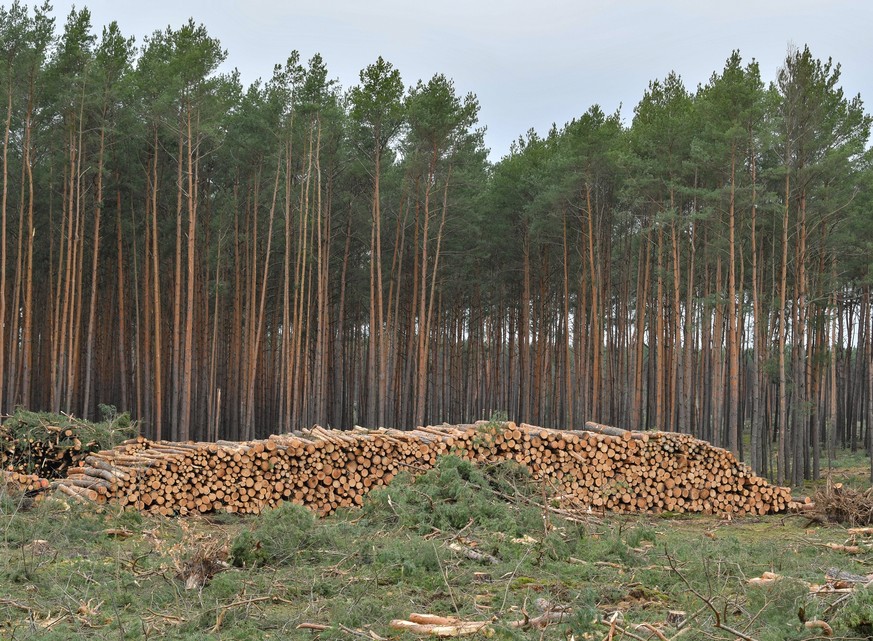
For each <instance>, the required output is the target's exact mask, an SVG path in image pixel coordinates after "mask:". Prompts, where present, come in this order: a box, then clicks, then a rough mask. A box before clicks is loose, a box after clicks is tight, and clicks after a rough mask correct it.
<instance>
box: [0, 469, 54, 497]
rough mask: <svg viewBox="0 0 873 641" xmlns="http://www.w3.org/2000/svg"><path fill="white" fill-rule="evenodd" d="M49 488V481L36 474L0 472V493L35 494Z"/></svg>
mask: <svg viewBox="0 0 873 641" xmlns="http://www.w3.org/2000/svg"><path fill="white" fill-rule="evenodd" d="M50 486H51V481H49V480H48V479H46V478H43V477H41V476H39V475H38V474H27V473H24V472H15V471H10V470H0V493H7V494H35V493H38V492H42V491H43V490H47V489H49V487H50Z"/></svg>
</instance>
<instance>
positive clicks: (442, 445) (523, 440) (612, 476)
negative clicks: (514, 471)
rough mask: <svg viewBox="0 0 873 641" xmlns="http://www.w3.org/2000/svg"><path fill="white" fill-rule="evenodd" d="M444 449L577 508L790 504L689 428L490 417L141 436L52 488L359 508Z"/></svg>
mask: <svg viewBox="0 0 873 641" xmlns="http://www.w3.org/2000/svg"><path fill="white" fill-rule="evenodd" d="M445 454H454V455H456V456H460V457H462V458H466V459H469V460H471V461H473V462H476V463H495V462H498V461H505V460H514V461H516V462H518V463H519V464H521V465H524V466H526V467H527V468H528V469H529V470H530V471H531V474H532V476H533V478H534V479H537V480H539V481H542V482H544V483H545V484H546V485H547V486H549V490H550V492H551V493H552V494H553V495H554V496H555V497H556V498H557V499H558V500H560V501H561V503H562V504H563V505H565V506H568V507H571V508H573V509H582V510H591V511H598V512H602V511H624V512H638V511H646V512H661V511H675V512H705V513H718V514H725V513H727V514H767V513H770V512H780V511H783V510H784V509H785V508H786V506H787V504H788V502H789V500H790V498H791V496H790V492H789V490H788V489H787V488H781V487H775V486H771V485H769V484H768V483H767V482H766V481H765V480H764V479H762V478H760V477H758V476H755V474H754V473H753V472H752V471H751V470H750V469H749V468H747V467H746V466H745V465H743V464H741V463H739V462H738V461H737V460H736V459H735V458H734V457H733V456H732V455H731V454H730V453H729V452H727V451H725V450H722V449H719V448H715V447H712V446H711V445H709V444H708V443H705V442H703V441H699V440H697V439H694V438H691V437H689V436H686V435H682V434H673V433H665V432H651V433H648V432H629V431H625V430H620V429H618V428H613V427H608V426H601V425H596V424H593V423H589V424H586V430H584V431H562V430H553V429H546V428H541V427H535V426H532V425H525V424H522V425H516V424H515V423H512V422H508V423H494V422H487V423H486V422H484V421H483V422H480V423H476V424H472V425H454V426H453V425H441V426H436V427H420V428H417V429H415V430H410V431H398V430H393V429H384V428H383V429H378V430H364V429H362V428H356V429H354V430H351V431H339V430H326V429H323V428H320V427H317V426H316V427H314V428H312V429H310V430H303V431H302V432H299V433H294V434H288V435H281V436H277V435H274V436H271V437H269V438H267V439H265V440H260V441H249V442H239V443H238V442H229V441H218V442H215V443H193V442H188V443H173V442H166V441H161V442H153V441H148V440H146V439H144V438H142V437H140V438H136V439H131V440H129V441H126V442H124V443H122V444H121V445H119V446H117V447H115V448H113V449H111V450H104V451H101V452H97V453H93V454H89V455H87V456H85V458H84V460H83V462H82V464H81V465H80V466H78V467H74V468H70V470H69V471H68V474H67V478H66V479H63V480H61V481H59V482H57V483H56V486H57V488H58V489H59V490H60V491H61V492H64V493H65V494H67V495H68V496H70V497H74V498H76V499H79V500H83V501H97V502H106V501H113V502H115V503H117V504H119V505H122V506H131V507H134V508H136V509H138V510H144V511H149V512H153V513H160V514H165V515H173V514H182V515H184V514H189V513H195V512H212V511H226V512H243V513H258V512H260V511H262V510H263V509H264V508H267V507H272V506H275V505H277V504H278V503H279V502H281V501H292V502H294V503H298V504H301V505H305V506H307V507H309V508H310V509H312V510H314V511H316V512H318V513H320V514H328V513H330V512H332V511H333V510H335V509H337V508H341V507H349V506H354V505H360V504H361V503H362V502H363V497H364V495H365V494H366V493H367V492H369V491H370V490H371V489H373V488H375V487H380V486H384V485H386V484H387V483H389V482H390V481H391V479H392V478H393V477H394V476H395V475H397V474H398V473H399V472H402V471H410V472H412V473H414V474H415V473H420V472H423V471H425V470H428V469H430V468H432V467H433V466H434V464H435V462H436V460H437V458H438V457H440V456H443V455H445Z"/></svg>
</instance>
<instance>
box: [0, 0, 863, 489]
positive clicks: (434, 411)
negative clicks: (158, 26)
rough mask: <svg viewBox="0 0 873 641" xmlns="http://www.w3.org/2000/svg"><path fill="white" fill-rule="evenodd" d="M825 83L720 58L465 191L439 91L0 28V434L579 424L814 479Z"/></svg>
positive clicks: (857, 444) (830, 420) (826, 233)
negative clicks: (25, 420)
mask: <svg viewBox="0 0 873 641" xmlns="http://www.w3.org/2000/svg"><path fill="white" fill-rule="evenodd" d="M822 53H825V54H826V52H812V51H810V50H809V48H807V47H800V46H797V47H793V46H790V47H788V48H787V50H786V55H785V58H784V61H783V63H782V66H781V67H780V68H779V70H778V72H777V73H776V74H775V77H772V78H770V77H762V75H761V72H760V70H759V67H758V65H757V63H756V62H755V61H754V59H752V58H750V57H746V56H747V55H749V54H751V55H754V52H743V54H742V56H741V54H740V52H738V51H735V52H729V51H727V52H725V55H726V56H727V58H726V61H725V63H724V67H723V68H722V69H719V70H716V71H714V72H713V74H712V76H711V77H710V79H709V80H708V82H706V83H705V84H703V85H701V86H698V87H687V86H685V84H684V83H683V80H682V79H681V78H680V77H679V76H678V75H676V74H675V73H669V74H667V75H666V76H665V77H664V78H659V79H655V80H652V81H651V82H650V83H649V84H648V86H647V87H640V92H641V98H640V99H639V102H638V104H636V105H635V106H632V109H631V108H630V107H631V106H628V113H627V114H621V113H614V114H610V113H605V112H604V111H603V110H602V109H601V108H599V107H598V106H596V105H594V106H591V107H588V105H581V106H580V109H579V114H580V115H579V116H578V117H576V118H575V119H573V120H572V121H570V122H567V123H566V124H563V125H556V126H553V127H552V129H551V130H550V131H548V132H540V133H537V132H535V131H533V130H531V131H529V132H527V133H525V134H524V135H522V136H520V137H519V138H518V140H517V141H516V142H515V143H514V145H513V146H512V149H511V150H510V152H509V153H508V154H507V155H505V156H504V157H503V158H502V159H501V160H499V162H496V163H494V162H491V161H489V157H488V150H486V149H485V147H484V139H483V135H484V128H485V127H486V126H487V123H485V122H481V121H480V120H479V103H478V101H477V98H476V96H475V95H473V94H467V95H463V94H462V93H461V92H459V91H458V90H457V88H456V86H455V84H454V83H453V81H452V80H451V79H450V78H448V77H446V76H444V75H441V74H437V75H435V76H433V77H432V78H429V79H422V80H417V79H410V78H406V77H403V76H401V73H402V69H397V68H395V67H394V65H392V64H391V63H390V62H389V61H387V60H383V59H382V58H379V59H377V60H375V61H367V60H362V61H361V65H362V66H363V70H362V71H361V72H360V78H359V82H358V84H356V85H355V86H352V87H350V88H349V87H342V86H340V85H339V83H338V82H337V81H336V80H333V79H332V75H331V72H330V69H329V67H328V64H329V61H327V60H323V59H322V58H321V57H320V56H319V55H317V54H316V55H314V56H312V57H311V58H310V59H308V60H307V59H305V58H304V57H301V55H300V54H298V53H297V52H296V51H289V55H288V58H287V60H286V61H281V63H280V64H277V65H276V66H275V68H274V69H273V70H272V72H271V73H270V72H269V70H266V71H267V75H266V76H265V78H266V79H265V80H261V81H257V82H254V83H253V84H251V85H249V86H245V85H244V84H243V83H242V81H241V79H240V77H239V74H237V73H234V72H230V73H227V72H224V71H221V70H222V69H224V68H225V67H224V65H225V63H226V62H231V63H232V58H231V59H230V60H228V56H229V54H228V52H226V51H225V50H224V49H223V48H222V45H221V43H220V42H218V41H217V40H216V39H215V38H213V37H211V36H210V35H209V33H208V32H207V29H206V28H205V27H204V26H202V25H200V24H198V23H197V22H196V21H194V20H192V21H190V22H188V23H187V24H183V25H182V26H180V27H178V28H175V27H168V28H164V29H163V30H157V31H155V32H154V33H153V34H152V35H151V36H150V37H148V38H147V39H145V40H144V41H142V42H135V41H134V40H133V39H132V38H129V37H127V36H125V34H123V33H121V31H120V29H119V27H118V26H117V24H115V23H112V24H110V25H108V26H105V27H104V26H101V25H94V24H92V21H91V16H90V13H89V11H88V10H87V9H81V10H74V11H73V12H72V13H71V14H70V15H69V16H68V17H67V18H66V20H65V21H64V22H63V24H61V23H60V22H58V23H56V21H55V19H54V18H53V17H51V13H50V8H49V6H48V5H43V6H42V7H41V8H32V7H28V6H27V5H25V4H23V3H20V2H17V1H16V2H13V3H12V4H11V5H9V6H5V7H2V8H0V120H2V139H3V142H2V159H0V166H2V197H0V413H3V414H9V413H11V412H12V411H13V410H14V408H15V407H18V406H22V407H26V408H34V409H44V410H49V411H52V412H64V413H69V414H74V415H77V416H82V417H84V418H97V417H99V416H100V413H101V411H104V410H105V409H106V407H107V406H114V407H116V408H117V409H118V410H119V411H129V412H130V413H131V415H132V416H133V417H135V418H137V419H139V420H140V421H142V425H143V433H144V434H145V435H146V436H148V437H149V438H155V439H161V438H163V439H172V440H188V439H196V440H215V439H251V438H256V437H257V438H263V437H265V436H266V435H269V434H272V433H283V432H287V431H290V430H295V429H300V428H302V427H310V426H312V425H314V424H319V425H323V426H331V427H335V428H347V427H352V426H354V425H362V426H366V427H376V426H387V427H395V428H399V429H409V428H412V427H415V426H418V425H427V424H437V423H442V422H444V421H445V422H450V423H463V422H471V421H474V420H478V419H483V418H484V419H487V418H489V417H491V416H492V415H495V414H501V415H504V416H508V417H509V418H511V419H513V420H515V421H519V422H522V421H524V422H529V423H533V424H536V425H542V426H546V427H553V428H572V427H574V426H576V427H581V426H582V425H584V423H585V422H586V421H595V422H598V423H605V424H610V425H616V426H620V427H623V428H628V429H635V430H644V429H654V430H662V431H675V432H682V433H687V434H691V435H694V436H696V437H698V438H702V439H706V440H709V441H712V442H713V443H714V444H716V445H718V446H721V447H724V448H725V449H728V450H731V451H733V452H735V453H737V454H738V455H739V456H741V457H742V458H743V459H744V460H746V461H748V462H750V464H751V465H752V467H753V468H754V469H755V470H756V471H757V472H758V473H760V474H763V475H766V476H768V477H770V478H772V479H774V480H777V481H778V482H779V483H780V484H782V483H793V484H796V483H798V482H800V481H801V480H802V479H807V478H817V477H819V475H820V474H821V473H822V472H823V471H824V470H826V469H827V466H828V464H829V461H831V460H832V458H833V456H834V455H835V452H837V451H838V450H842V449H847V448H848V449H851V450H853V451H855V450H861V451H864V450H865V449H870V448H871V447H873V444H871V442H873V439H871V437H873V432H871V427H873V300H871V284H873V189H871V188H873V166H871V161H873V152H871V148H870V144H869V133H870V124H871V117H870V115H869V113H868V112H867V111H866V110H865V107H864V105H863V103H862V101H861V97H860V96H848V95H844V93H843V90H842V89H841V86H840V65H839V64H838V62H836V61H832V60H831V59H829V58H820V57H817V56H819V55H820V54H822ZM579 64H585V63H584V61H580V63H579ZM596 99H597V97H596V96H592V102H596ZM586 109H587V110H586Z"/></svg>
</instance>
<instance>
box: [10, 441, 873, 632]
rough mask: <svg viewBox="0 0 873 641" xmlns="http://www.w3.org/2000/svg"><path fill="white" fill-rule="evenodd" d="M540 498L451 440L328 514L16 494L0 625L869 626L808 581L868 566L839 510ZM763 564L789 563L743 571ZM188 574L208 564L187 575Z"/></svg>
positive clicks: (869, 601) (872, 605)
mask: <svg viewBox="0 0 873 641" xmlns="http://www.w3.org/2000/svg"><path fill="white" fill-rule="evenodd" d="M543 498H544V497H543V493H542V489H541V488H540V487H538V486H537V485H536V484H535V483H533V482H531V480H530V479H529V478H528V477H527V475H526V474H525V473H524V471H523V470H521V469H520V468H518V467H516V466H511V465H498V466H494V467H490V468H484V469H480V468H476V467H474V466H472V465H469V464H468V463H467V462H464V461H461V460H460V459H457V458H453V457H446V458H445V459H444V460H443V461H442V462H441V463H440V465H439V466H438V467H437V468H435V469H434V470H431V471H429V472H427V473H425V474H424V475H422V476H420V477H419V478H417V479H413V478H412V477H409V476H403V475H402V476H400V477H398V478H397V479H395V481H394V482H393V483H392V485H391V486H390V487H389V488H387V489H383V490H380V491H378V492H374V493H372V494H371V495H370V496H368V497H367V499H366V501H365V505H364V507H363V508H362V509H358V510H349V511H343V512H339V513H337V514H334V515H332V516H330V517H328V518H324V519H316V518H314V517H313V516H312V515H311V514H310V513H309V512H307V511H305V510H304V509H303V508H300V507H298V506H294V505H284V506H282V507H280V508H278V509H276V510H273V511H272V512H269V513H266V514H264V515H261V516H260V517H237V516H233V515H213V516H210V517H205V518H204V517H199V518H188V519H180V518H178V519H165V518H156V517H150V516H142V515H140V514H138V513H135V512H124V511H120V510H117V509H114V508H111V507H110V508H106V509H96V508H89V507H82V506H78V505H68V504H66V503H64V502H62V501H57V500H46V501H43V502H41V503H39V504H37V505H35V506H34V507H32V508H31V509H26V510H25V509H20V508H19V506H18V505H17V504H16V503H15V500H14V499H13V498H12V497H6V500H3V501H0V637H2V638H4V639H14V640H18V641H21V640H25V639H40V640H42V639H58V640H64V641H68V640H69V639H71V638H75V639H118V640H124V639H158V638H162V639H164V638H168V639H180V640H195V639H197V640H200V639H206V640H209V639H216V640H217V639H246V640H248V639H313V638H318V639H324V640H327V639H361V638H364V637H366V638H375V637H372V636H370V633H373V634H375V635H378V637H382V638H392V639H399V640H403V639H412V638H415V637H413V635H411V634H410V633H408V632H400V631H397V630H393V629H392V628H391V627H389V623H390V621H391V620H392V619H396V618H406V617H407V616H408V615H409V614H410V613H411V612H428V613H432V614H439V615H444V616H457V617H460V618H462V619H465V620H479V621H483V620H491V619H493V620H494V622H493V624H492V626H491V627H492V629H493V631H494V637H493V638H496V639H537V640H538V639H570V638H573V639H598V640H600V639H603V638H605V637H606V636H607V635H608V633H609V626H608V624H607V625H605V624H604V621H607V620H608V619H609V618H610V617H613V616H614V617H616V622H617V624H618V626H619V627H620V628H621V629H625V630H633V629H634V626H635V625H638V624H642V623H650V624H653V625H656V626H659V629H660V630H661V632H662V634H664V635H665V636H666V637H667V638H670V637H672V636H674V635H675V634H677V632H678V630H676V629H675V628H673V627H670V626H667V625H664V622H665V621H666V619H667V616H668V613H669V611H671V610H682V611H685V612H686V613H687V615H688V618H689V622H688V624H687V626H686V627H687V630H686V631H685V632H684V633H682V635H681V637H679V638H680V639H683V640H685V641H688V640H697V639H701V640H702V639H724V640H727V639H734V638H736V637H735V636H734V635H732V634H731V633H730V632H728V631H726V630H724V629H720V628H719V627H717V624H718V623H721V624H722V625H726V626H728V627H731V628H734V629H735V630H738V631H741V632H742V633H743V634H745V635H746V636H748V637H749V638H751V639H754V640H755V641H765V640H766V641H777V640H783V639H784V640H788V639H792V640H793V639H812V638H816V637H817V636H819V635H820V631H819V630H807V629H805V628H804V627H803V625H802V622H801V618H800V616H799V614H798V613H799V612H800V611H801V610H802V616H803V617H805V618H806V619H813V618H822V619H824V620H826V621H829V622H830V623H831V625H832V626H833V628H834V631H835V634H836V637H837V638H867V635H868V634H869V633H870V630H873V590H866V589H865V590H860V591H858V592H857V593H856V594H854V595H852V596H851V597H850V598H848V599H845V600H844V601H843V602H842V603H841V604H838V605H837V606H836V607H831V606H832V604H833V603H834V601H836V599H837V598H839V596H840V595H834V596H828V597H812V596H810V595H809V590H808V587H807V583H809V582H812V583H823V582H824V573H825V571H826V570H827V569H828V568H831V567H837V568H839V569H841V570H845V571H849V572H853V573H858V574H866V573H867V572H868V571H870V569H869V565H870V563H871V562H873V556H871V554H870V553H869V552H865V553H864V554H860V555H852V556H850V555H847V554H845V553H841V552H836V551H834V550H831V549H829V548H827V547H826V546H825V544H826V543H844V542H845V540H846V538H847V535H846V532H845V529H844V528H842V527H841V526H838V525H826V526H820V525H812V524H809V523H807V520H806V519H805V518H803V517H788V516H773V517H766V518H747V519H734V520H731V521H728V520H725V519H721V518H718V517H704V516H689V515H669V514H667V515H662V516H659V517H654V516H629V515H611V516H607V517H603V518H597V517H594V516H583V517H581V518H580V519H577V520H576V521H570V520H566V519H563V518H560V517H559V516H557V515H555V514H553V513H552V512H550V511H549V510H548V509H546V508H544V507H543V503H544V500H543ZM471 550H472V551H475V552H478V553H479V554H480V557H481V558H480V559H479V560H476V559H474V558H471V557H470V556H469V555H468V552H469V551H471ZM765 571H772V572H776V573H778V574H779V575H781V576H783V577H785V578H784V579H783V580H781V581H778V582H777V583H775V584H772V585H770V586H765V587H755V586H750V585H748V584H747V579H749V578H751V577H757V576H760V575H761V574H762V573H763V572H765ZM196 572H202V573H203V575H204V576H203V580H202V581H201V580H195V581H191V577H192V576H193V575H194V574H196ZM186 584H188V587H190V589H186ZM539 599H545V600H548V601H549V602H551V603H552V604H555V605H559V606H563V607H567V608H571V609H572V613H571V614H570V615H569V616H568V619H567V620H565V621H563V622H561V623H557V624H554V625H551V626H549V627H547V628H545V629H543V630H539V629H529V630H525V629H518V628H513V627H511V626H510V625H509V623H510V622H511V621H516V620H523V619H524V617H525V613H527V614H528V615H529V616H531V617H534V616H536V614H537V608H536V605H535V604H536V602H537V600H539ZM707 603H708V604H709V605H711V606H713V607H714V608H715V610H716V611H718V612H719V617H720V621H716V618H715V615H714V614H713V611H712V609H710V608H709V607H708V606H707ZM616 612H618V613H619V614H618V615H616V614H614V613H616ZM301 623H314V624H319V625H324V626H330V627H329V629H327V630H325V631H323V632H313V631H310V630H304V629H298V627H297V626H298V625H300V624H301ZM640 630H642V629H640ZM634 634H636V635H637V636H639V637H641V638H644V639H646V638H648V637H649V636H650V634H651V633H645V632H640V631H637V632H634ZM482 636H483V635H481V634H480V635H478V637H477V636H476V635H474V636H473V637H472V638H481V637H482ZM613 638H614V639H616V640H617V639H621V638H622V635H621V633H620V632H618V631H616V632H615V633H614V635H613ZM623 638H625V639H630V638H631V637H629V636H624V637H623ZM652 638H656V637H652Z"/></svg>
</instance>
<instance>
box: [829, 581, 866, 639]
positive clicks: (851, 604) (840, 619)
mask: <svg viewBox="0 0 873 641" xmlns="http://www.w3.org/2000/svg"><path fill="white" fill-rule="evenodd" d="M831 623H833V624H834V626H835V627H839V628H848V629H849V630H851V631H852V632H853V633H854V634H858V635H862V636H864V637H866V638H868V639H869V638H873V588H869V587H864V588H860V589H858V590H857V591H856V592H855V593H854V594H853V595H852V596H851V598H850V599H849V600H848V602H847V603H846V605H845V606H843V607H842V608H841V609H840V610H839V612H838V613H837V615H836V616H835V617H834V619H833V621H832V622H831Z"/></svg>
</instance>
